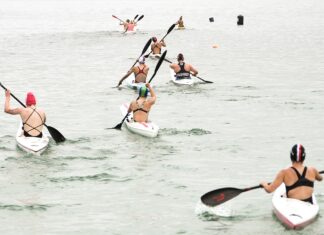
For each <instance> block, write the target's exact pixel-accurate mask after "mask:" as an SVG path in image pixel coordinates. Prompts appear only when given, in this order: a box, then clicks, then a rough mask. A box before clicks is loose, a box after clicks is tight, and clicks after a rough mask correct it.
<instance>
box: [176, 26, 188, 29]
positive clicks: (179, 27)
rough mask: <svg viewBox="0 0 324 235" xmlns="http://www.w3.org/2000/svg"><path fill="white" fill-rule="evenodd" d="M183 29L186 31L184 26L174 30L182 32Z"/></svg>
mask: <svg viewBox="0 0 324 235" xmlns="http://www.w3.org/2000/svg"><path fill="white" fill-rule="evenodd" d="M184 29H186V28H185V27H184V26H183V27H178V28H176V30H184Z"/></svg>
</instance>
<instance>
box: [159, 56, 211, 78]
mask: <svg viewBox="0 0 324 235" xmlns="http://www.w3.org/2000/svg"><path fill="white" fill-rule="evenodd" d="M164 60H165V61H166V62H168V63H170V64H172V61H170V60H168V59H164ZM190 74H191V75H192V76H195V77H196V78H198V79H200V80H201V81H203V82H205V83H214V82H212V81H207V80H205V79H202V78H201V77H198V76H197V75H194V74H192V73H190Z"/></svg>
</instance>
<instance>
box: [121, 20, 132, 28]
mask: <svg viewBox="0 0 324 235" xmlns="http://www.w3.org/2000/svg"><path fill="white" fill-rule="evenodd" d="M130 23H131V22H130V20H129V19H127V20H126V21H121V22H120V25H122V26H124V30H127V29H128V25H129V24H130Z"/></svg>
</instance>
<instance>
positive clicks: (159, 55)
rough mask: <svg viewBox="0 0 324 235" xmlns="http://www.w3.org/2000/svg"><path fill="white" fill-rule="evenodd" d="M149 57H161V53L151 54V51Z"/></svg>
mask: <svg viewBox="0 0 324 235" xmlns="http://www.w3.org/2000/svg"><path fill="white" fill-rule="evenodd" d="M150 58H151V59H160V58H161V54H153V53H151V54H150Z"/></svg>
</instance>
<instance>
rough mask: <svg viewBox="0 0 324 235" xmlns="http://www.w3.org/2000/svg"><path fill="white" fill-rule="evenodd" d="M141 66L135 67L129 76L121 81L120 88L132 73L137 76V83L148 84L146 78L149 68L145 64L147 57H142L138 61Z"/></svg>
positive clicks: (128, 73) (129, 72)
mask: <svg viewBox="0 0 324 235" xmlns="http://www.w3.org/2000/svg"><path fill="white" fill-rule="evenodd" d="M138 63H139V65H138V66H136V67H133V68H132V69H131V70H129V71H128V72H127V74H126V75H125V76H124V77H122V79H120V81H119V83H118V86H120V85H121V84H122V82H123V81H124V80H125V79H126V78H128V77H129V75H131V74H132V73H134V75H135V83H145V82H146V77H147V74H148V71H149V69H150V68H149V66H147V65H146V64H145V57H144V56H141V57H140V58H139V59H138Z"/></svg>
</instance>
